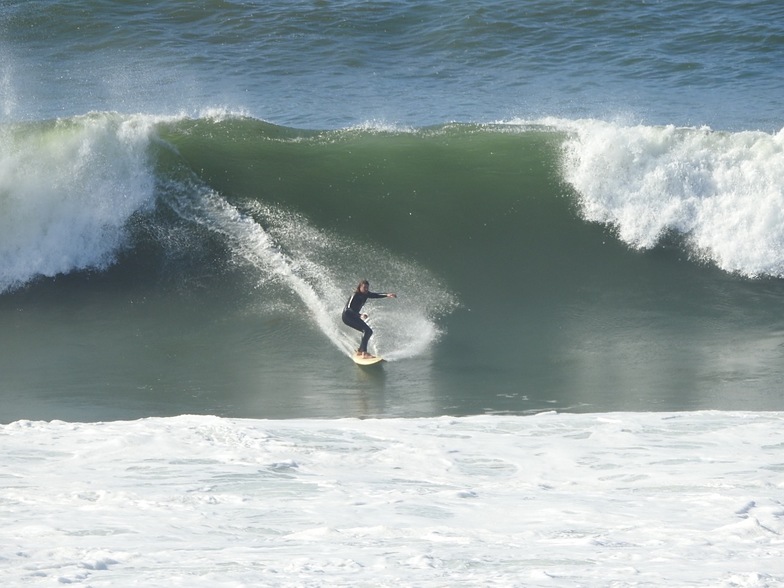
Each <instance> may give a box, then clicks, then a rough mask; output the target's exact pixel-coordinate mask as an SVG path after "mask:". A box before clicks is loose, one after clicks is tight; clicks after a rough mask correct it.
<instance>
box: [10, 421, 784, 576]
mask: <svg viewBox="0 0 784 588" xmlns="http://www.w3.org/2000/svg"><path fill="white" fill-rule="evenodd" d="M783 423H784V414H781V413H724V412H697V413H677V414H652V413H649V414H631V413H617V414H610V415H599V414H595V415H590V414H587V415H567V414H556V413H548V414H542V415H536V416H531V417H513V416H477V417H468V418H450V417H442V418H429V419H390V420H353V419H346V420H332V421H324V420H289V421H263V420H237V419H221V418H217V417H209V416H202V417H199V416H181V417H176V418H165V419H161V418H151V419H144V420H139V421H134V422H114V423H93V424H76V423H64V422H52V423H43V422H29V421H20V422H16V423H12V424H9V425H4V426H0V513H2V515H1V516H2V521H3V525H2V526H0V561H2V565H0V583H1V584H2V585H4V586H17V585H33V586H36V585H41V586H44V585H51V584H52V583H58V582H59V583H72V584H77V585H85V586H86V585H89V586H95V587H99V586H123V585H124V586H127V585H140V586H141V585H144V586H163V585H178V584H183V585H185V584H187V585H188V586H194V587H198V586H237V585H242V586H305V585H313V586H315V585H340V586H371V585H372V586H422V587H429V586H434V587H435V586H455V585H476V586H478V585H481V586H499V587H500V586H503V587H506V586H519V585H525V586H540V585H541V586H544V585H546V586H563V587H572V586H596V587H599V586H608V585H616V586H630V585H645V586H651V587H655V586H662V587H664V586H667V587H669V586H726V587H729V586H777V585H781V584H782V582H784V540H782V537H783V536H784V502H783V500H782V496H784V494H783V492H784V482H782V473H783V472H784V461H783V460H782V458H781V451H782V448H784V427H782V424H783Z"/></svg>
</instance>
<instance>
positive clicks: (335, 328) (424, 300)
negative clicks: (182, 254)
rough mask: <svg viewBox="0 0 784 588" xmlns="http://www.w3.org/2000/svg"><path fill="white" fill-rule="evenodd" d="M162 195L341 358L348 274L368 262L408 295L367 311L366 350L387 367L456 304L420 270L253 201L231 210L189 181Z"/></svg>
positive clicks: (433, 330) (415, 347) (427, 336)
mask: <svg viewBox="0 0 784 588" xmlns="http://www.w3.org/2000/svg"><path fill="white" fill-rule="evenodd" d="M169 191H170V193H171V194H172V198H171V203H172V206H173V208H174V209H175V210H176V211H177V212H178V214H180V215H181V216H182V217H183V218H185V219H187V220H189V221H192V222H196V223H198V224H200V225H202V226H205V227H207V228H208V229H210V230H211V231H213V232H216V233H219V234H220V235H222V236H223V238H225V239H226V242H227V244H228V245H229V248H230V250H231V252H232V254H233V256H234V257H235V258H236V259H238V260H239V262H240V263H243V264H245V265H247V266H248V267H249V268H250V269H251V271H253V272H254V276H255V278H256V280H257V282H258V286H260V287H261V286H269V285H271V284H281V285H283V286H284V287H285V288H287V289H288V290H289V291H290V292H292V293H293V294H294V295H295V296H296V297H297V298H298V299H299V300H300V301H301V303H302V304H304V307H305V312H306V313H307V314H308V315H309V316H310V317H311V319H312V321H313V322H314V324H315V326H316V327H317V328H318V329H319V330H320V331H321V333H323V334H324V335H325V336H326V337H327V338H328V339H329V340H330V341H331V342H332V343H333V344H334V345H335V346H336V347H337V348H338V349H340V350H341V351H343V352H344V353H347V354H348V353H351V352H352V350H353V349H354V348H355V347H356V343H357V342H356V336H355V334H354V333H353V331H348V329H347V328H346V327H345V326H343V325H342V322H341V320H340V314H341V311H342V308H343V305H344V304H345V298H346V297H347V296H348V294H349V293H350V288H352V287H353V286H354V284H355V282H356V281H357V277H356V273H351V269H352V268H357V267H362V266H364V267H369V266H372V265H373V264H374V263H373V261H372V260H373V259H375V265H376V267H377V270H378V277H379V278H382V276H383V278H382V279H384V280H385V283H386V284H389V285H390V288H389V289H390V290H391V289H392V288H391V286H394V288H395V290H398V291H401V289H402V290H403V291H404V292H407V293H409V297H408V299H407V300H406V296H405V294H404V295H403V304H402V305H400V306H396V305H394V304H391V305H378V306H376V307H375V308H374V309H373V310H372V311H371V312H372V314H373V317H372V319H371V322H372V324H373V325H374V327H376V328H378V330H379V331H380V332H379V333H378V334H377V335H376V337H375V338H374V341H373V344H374V348H375V350H376V352H377V353H378V352H381V351H383V353H384V355H385V357H387V358H388V359H392V360H394V359H400V358H403V357H412V356H415V355H419V354H421V353H422V352H424V351H426V350H427V348H428V347H429V346H430V345H431V344H432V343H433V342H435V340H436V339H437V338H438V337H439V335H440V334H441V330H440V329H439V328H438V327H437V325H436V319H437V317H438V316H440V315H442V314H445V313H448V312H450V311H451V310H452V308H454V306H455V304H456V301H455V299H454V297H453V295H452V294H451V293H450V292H448V290H446V289H445V288H443V287H441V286H440V285H439V284H438V281H437V280H436V279H435V278H434V277H433V276H430V275H429V273H428V272H427V271H426V270H424V268H421V267H419V266H418V265H416V264H414V263H412V262H406V261H402V260H398V259H396V258H395V257H394V256H393V255H391V254H390V253H387V252H384V251H381V250H379V248H377V247H374V248H369V247H364V246H360V245H358V244H356V243H352V242H350V241H349V240H347V239H344V238H341V237H339V236H337V235H333V234H330V233H329V232H327V231H325V230H322V229H317V228H316V227H314V226H312V225H310V224H309V223H308V221H307V219H306V218H305V217H303V216H302V215H299V214H296V213H294V212H292V211H286V210H283V209H281V208H277V207H273V206H269V205H265V204H262V203H259V202H257V201H250V202H247V203H245V204H244V205H243V206H242V207H238V206H235V205H233V204H231V203H229V202H228V201H227V200H226V199H225V198H223V197H222V196H221V195H219V194H217V193H216V192H214V191H212V190H210V189H208V188H206V187H200V186H199V185H198V182H197V180H195V179H194V180H193V181H191V182H170V183H169ZM422 288H426V289H427V290H428V295H427V296H425V297H422V296H418V295H417V292H416V290H418V289H422Z"/></svg>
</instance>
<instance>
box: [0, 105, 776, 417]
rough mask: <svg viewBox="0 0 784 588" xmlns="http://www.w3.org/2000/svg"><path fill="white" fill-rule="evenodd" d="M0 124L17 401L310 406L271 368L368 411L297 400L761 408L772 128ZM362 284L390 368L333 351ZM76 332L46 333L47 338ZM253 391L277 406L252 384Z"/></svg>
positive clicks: (552, 123)
mask: <svg viewBox="0 0 784 588" xmlns="http://www.w3.org/2000/svg"><path fill="white" fill-rule="evenodd" d="M1 136H2V146H1V147H0V207H1V208H2V210H3V214H2V217H0V223H2V231H0V252H2V255H0V288H2V291H3V295H2V296H1V297H0V312H2V313H3V314H4V316H5V317H6V319H7V322H8V324H9V325H10V328H9V330H8V331H7V332H6V334H5V335H4V336H3V337H4V338H5V339H6V341H5V342H4V344H7V345H8V348H9V349H13V352H12V353H8V354H6V357H5V359H4V360H3V361H4V362H5V363H6V365H4V366H2V369H3V373H6V374H9V376H8V378H9V386H10V388H9V389H11V390H16V391H19V392H20V394H22V393H23V392H24V393H27V394H30V400H28V403H29V404H28V405H25V404H24V403H22V404H21V405H20V408H19V411H20V412H19V415H18V416H23V415H25V414H27V413H28V412H29V411H33V410H41V408H40V406H36V405H35V402H36V401H35V394H32V391H35V390H44V389H50V390H51V389H55V390H61V391H62V390H71V392H73V391H75V390H76V391H78V394H92V393H91V392H90V390H94V391H95V392H94V394H96V395H97V396H98V397H100V398H104V399H103V400H101V401H100V402H97V406H104V404H105V403H106V402H107V401H106V400H105V397H104V395H105V391H106V389H107V388H109V389H116V390H118V391H120V392H121V396H122V397H123V398H124V400H123V401H122V402H121V403H120V404H121V405H122V406H123V407H124V408H122V409H121V408H119V407H117V406H114V408H111V409H110V408H108V407H106V406H104V408H102V409H100V410H106V411H108V413H107V412H101V413H100V414H101V415H102V416H103V417H104V418H106V416H107V414H108V415H109V416H113V415H114V414H115V413H114V412H112V411H113V410H117V411H120V413H121V414H122V415H124V416H127V415H128V412H127V411H130V413H131V414H135V413H134V412H133V411H134V410H136V409H135V408H133V407H134V406H136V403H135V401H134V400H133V398H137V400H138V396H139V394H142V393H141V392H139V391H140V390H143V391H144V392H143V395H145V397H146V396H147V395H149V394H157V393H158V392H155V391H160V390H165V393H164V394H163V396H164V397H165V398H167V400H165V401H164V400H161V402H163V406H162V407H161V408H160V410H159V412H161V413H167V411H168V412H173V413H177V412H182V411H183V410H187V411H193V412H199V411H205V412H211V413H221V414H223V413H225V414H240V413H243V414H244V412H247V411H250V412H251V414H252V415H253V416H270V414H272V415H273V416H274V415H275V414H278V413H276V412H275V410H276V409H274V408H271V406H272V407H274V406H276V402H277V403H278V404H280V405H281V406H284V405H285V408H280V409H279V410H280V414H288V413H287V411H289V412H291V411H293V412H295V413H297V414H303V413H304V414H305V415H308V414H310V413H309V411H310V409H309V408H308V407H307V403H306V402H305V400H303V399H302V398H299V399H298V400H297V401H296V402H295V401H293V400H290V399H289V400H286V401H283V400H282V398H283V397H284V395H285V394H286V391H288V390H297V391H298V392H297V394H298V397H300V396H304V397H307V396H308V394H315V395H316V396H318V395H320V394H324V393H325V392H324V391H325V390H329V391H330V394H332V393H334V391H335V390H341V389H345V388H348V389H349V390H352V391H353V392H352V393H356V394H360V391H364V390H366V389H367V388H368V387H370V389H371V390H376V391H377V392H378V393H379V395H380V396H379V397H375V398H372V399H371V400H370V401H367V400H366V401H364V402H365V404H364V405H363V408H359V409H357V408H354V409H350V410H348V409H346V407H345V406H344V405H343V403H342V401H337V400H334V399H333V400H334V402H335V403H336V404H335V406H332V407H331V408H330V407H327V408H325V405H324V402H325V401H324V399H323V398H321V397H320V396H319V398H320V401H319V403H317V404H318V406H317V407H314V408H313V409H312V410H313V412H314V414H316V415H322V416H323V413H324V412H326V413H330V411H332V410H334V411H335V412H336V413H337V414H343V413H345V412H346V411H347V412H349V413H351V414H355V413H356V414H409V415H410V414H414V415H417V414H431V413H439V414H440V413H443V412H457V413H470V412H483V411H487V410H491V411H512V412H525V411H528V410H538V409H541V408H543V407H552V406H555V407H559V408H571V409H575V410H580V409H584V410H595V409H600V410H606V409H616V408H625V409H629V408H632V409H634V408H643V409H650V408H652V407H653V408H655V407H657V406H661V405H662V404H667V403H669V402H673V398H675V397H679V398H678V400H677V402H676V405H677V406H679V407H682V408H696V407H702V406H703V405H704V404H707V405H709V406H710V407H714V408H715V407H717V405H718V406H719V407H721V406H727V407H735V406H736V405H739V406H740V405H742V406H744V407H746V408H748V404H749V403H751V404H753V405H756V406H759V407H761V408H771V407H776V406H778V405H777V402H778V400H777V395H775V394H774V390H776V389H777V386H778V382H780V378H781V370H780V367H779V364H780V361H779V359H780V358H779V353H778V349H779V345H781V344H782V343H784V341H782V333H784V324H782V319H781V316H782V313H781V312H780V310H781V309H780V300H781V295H782V294H784V288H782V282H781V278H782V277H784V247H782V243H783V242H784V223H782V222H781V220H782V218H781V217H782V212H781V211H782V210H784V207H783V206H782V205H783V204H784V183H783V182H782V178H784V173H782V172H784V133H778V134H769V133H764V132H738V133H729V132H714V131H711V130H709V129H705V128H676V127H670V126H667V127H652V126H639V125H623V124H619V123H608V122H601V121H596V120H565V119H543V120H538V121H519V120H518V121H511V122H508V123H504V124H492V125H468V124H448V125H440V126H435V127H420V128H399V127H389V128H387V127H383V126H379V125H375V126H370V125H369V126H360V127H354V128H347V129H342V130H324V131H305V130H299V129H293V128H288V127H281V126H276V125H272V124H269V123H266V122H263V121H260V120H257V119H253V118H249V117H245V116H237V115H231V114H228V113H221V112H215V113H211V114H205V115H204V116H202V117H198V118H191V117H185V116H177V117H153V116H145V115H135V116H122V115H118V114H114V113H93V114H90V115H86V116H79V117H74V118H70V119H62V120H58V121H56V122H50V123H16V124H13V125H6V126H5V127H3V129H2V135H1ZM361 278H368V279H369V280H370V281H371V287H372V289H375V290H380V291H394V292H396V293H397V294H398V296H399V298H398V299H397V300H394V301H393V300H384V301H371V302H370V303H369V304H368V307H367V310H368V312H369V314H370V316H371V319H370V320H371V324H372V326H373V328H374V330H375V331H376V334H375V335H374V337H373V339H372V342H373V345H374V348H375V350H376V352H378V353H381V354H383V355H384V356H386V357H387V358H388V359H389V360H391V361H390V364H389V365H390V366H392V368H391V369H392V370H394V369H397V367H396V366H400V368H399V369H400V372H399V377H396V378H392V377H390V378H388V379H381V380H378V379H371V380H370V381H369V382H368V381H367V380H363V381H358V380H356V374H355V373H354V372H353V371H351V372H348V373H347V372H344V371H342V370H341V371H339V372H335V367H334V366H335V365H336V364H337V365H341V366H342V364H343V363H346V366H345V367H346V369H351V370H353V368H354V366H353V365H349V364H350V362H348V361H345V360H343V359H342V356H343V355H346V354H349V353H350V352H351V350H352V348H353V347H354V346H355V345H356V342H357V339H358V337H357V336H356V333H354V332H353V331H350V330H348V329H346V328H345V327H344V326H343V325H342V323H341V322H340V311H341V309H342V307H343V305H344V304H345V301H346V299H347V298H348V295H349V293H350V291H351V289H352V288H353V287H354V285H355V284H356V282H357V281H358V280H359V279H361ZM64 309H69V310H70V311H73V312H64ZM32 310H34V311H35V312H27V311H32ZM42 317H46V320H44V319H43V318H42ZM74 331H77V332H78V333H79V341H80V344H79V345H70V346H68V349H69V350H68V351H67V352H63V347H62V346H58V345H57V344H56V342H57V338H58V335H57V333H59V334H60V335H59V336H61V337H62V338H63V340H65V341H73V339H72V338H73V337H74V335H73V334H72V333H73V332H74ZM22 332H23V333H24V336H22V337H19V334H20V333H22ZM53 333H54V337H53ZM85 346H86V347H85ZM47 350H48V351H49V352H51V353H54V354H57V355H58V358H57V362H56V364H55V365H54V366H53V367H50V368H46V367H45V368H43V369H42V368H41V367H40V362H41V354H42V353H43V354H46V353H47ZM63 353H64V355H63ZM207 357H209V360H207V359H206V358H207ZM63 365H67V366H68V367H67V368H66V369H63ZM217 366H220V367H219V368H218V367H217ZM403 366H405V367H403ZM388 371H390V370H388ZM85 374H89V375H85ZM349 374H350V375H349ZM404 374H405V375H404ZM390 380H394V381H390ZM738 388H740V389H742V390H743V392H744V398H743V402H741V401H740V400H739V399H738V398H737V397H736V396H734V395H733V394H732V392H734V391H735V390H736V389H738ZM260 389H263V391H264V394H267V395H271V396H272V397H273V398H276V399H277V400H276V401H269V398H268V401H267V402H265V403H263V407H260V406H257V405H256V403H258V402H259V400H258V395H259V390H260ZM64 394H66V393H65V392H64ZM66 395H67V394H66ZM226 395H228V398H227V397H226ZM412 395H413V398H414V399H413V400H412ZM234 396H236V397H234ZM382 397H383V399H382ZM218 398H220V400H216V399H218ZM194 399H197V400H194ZM291 402H295V404H296V406H294V407H292V405H291ZM368 403H369V404H368ZM376 403H377V404H376ZM142 404H143V403H142ZM96 410H98V409H96ZM144 410H147V411H149V406H148V407H147V408H146V409H144ZM122 411H126V412H122ZM44 412H45V411H44Z"/></svg>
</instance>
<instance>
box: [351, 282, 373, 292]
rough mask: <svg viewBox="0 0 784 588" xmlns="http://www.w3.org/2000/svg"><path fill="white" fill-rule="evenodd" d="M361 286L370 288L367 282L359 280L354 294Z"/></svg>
mask: <svg viewBox="0 0 784 588" xmlns="http://www.w3.org/2000/svg"><path fill="white" fill-rule="evenodd" d="M363 284H367V287H368V288H370V282H368V281H367V280H360V281H359V284H357V289H356V290H354V291H355V292H359V290H360V289H361V288H362V285H363Z"/></svg>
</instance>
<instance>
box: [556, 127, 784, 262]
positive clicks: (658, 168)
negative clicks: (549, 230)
mask: <svg viewBox="0 0 784 588" xmlns="http://www.w3.org/2000/svg"><path fill="white" fill-rule="evenodd" d="M545 122H547V123H548V124H551V125H553V126H555V127H556V128H562V129H566V130H568V131H569V132H570V134H571V135H570V138H569V139H568V140H567V142H566V145H565V149H564V162H563V168H564V175H565V178H566V180H567V181H568V182H570V183H571V184H572V185H573V186H574V187H575V189H576V190H577V191H578V193H579V195H580V204H581V207H582V212H583V214H584V216H585V218H586V219H588V220H591V221H596V222H602V223H608V224H611V225H613V226H614V227H616V229H617V232H618V236H619V237H620V238H621V239H622V240H623V241H625V242H626V243H628V244H629V245H631V246H632V247H635V248H650V247H653V246H655V245H656V244H657V243H658V242H659V240H660V239H661V237H662V236H663V235H664V234H666V233H667V232H670V231H675V232H677V233H680V234H682V235H684V236H685V237H686V238H687V240H688V242H689V243H690V245H691V247H692V249H693V251H694V252H695V253H696V254H697V255H698V256H700V257H702V258H704V259H706V260H709V261H711V262H712V263H715V264H716V265H717V266H718V267H720V268H722V269H724V270H726V271H730V272H738V273H741V274H744V275H748V276H758V275H763V274H765V275H772V276H784V130H782V131H781V132H779V133H778V134H768V133H764V132H749V131H747V132H738V133H728V132H714V131H711V130H710V129H707V128H700V129H697V128H676V127H673V126H667V127H652V126H644V125H634V126H627V125H622V124H617V123H611V122H603V121H597V120H583V121H562V120H549V121H545Z"/></svg>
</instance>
